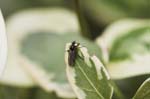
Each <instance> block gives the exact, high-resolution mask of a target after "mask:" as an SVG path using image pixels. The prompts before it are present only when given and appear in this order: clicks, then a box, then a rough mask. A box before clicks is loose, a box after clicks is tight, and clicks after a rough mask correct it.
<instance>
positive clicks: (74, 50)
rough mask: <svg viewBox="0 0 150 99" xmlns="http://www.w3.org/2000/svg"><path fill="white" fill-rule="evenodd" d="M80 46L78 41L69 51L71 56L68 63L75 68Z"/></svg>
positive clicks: (74, 42)
mask: <svg viewBox="0 0 150 99" xmlns="http://www.w3.org/2000/svg"><path fill="white" fill-rule="evenodd" d="M79 45H80V44H79V43H76V41H73V42H72V43H71V45H70V47H69V50H68V53H69V56H68V62H69V66H72V67H73V66H74V63H75V59H76V56H77V48H78V46H79Z"/></svg>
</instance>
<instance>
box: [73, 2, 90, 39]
mask: <svg viewBox="0 0 150 99" xmlns="http://www.w3.org/2000/svg"><path fill="white" fill-rule="evenodd" d="M73 1H74V2H73V3H74V6H75V12H76V14H77V17H78V21H79V25H80V29H81V34H82V35H83V36H84V37H87V38H89V39H92V36H91V33H90V30H89V26H88V23H87V21H86V20H85V17H84V15H83V11H82V9H81V5H80V1H79V0H73Z"/></svg>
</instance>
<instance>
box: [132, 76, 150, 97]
mask: <svg viewBox="0 0 150 99" xmlns="http://www.w3.org/2000/svg"><path fill="white" fill-rule="evenodd" d="M133 99H150V78H148V79H147V80H146V81H145V82H144V83H143V84H142V85H141V87H140V88H139V89H138V90H137V92H136V94H135V96H134V97H133Z"/></svg>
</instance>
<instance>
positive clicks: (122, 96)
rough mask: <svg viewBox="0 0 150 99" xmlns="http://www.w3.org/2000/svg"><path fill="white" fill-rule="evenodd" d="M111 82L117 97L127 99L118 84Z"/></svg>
mask: <svg viewBox="0 0 150 99" xmlns="http://www.w3.org/2000/svg"><path fill="white" fill-rule="evenodd" d="M110 82H111V84H112V86H113V88H114V93H115V95H116V97H117V98H119V99H126V98H125V96H124V95H123V93H122V92H121V90H120V89H119V88H118V86H117V85H116V83H115V82H114V81H112V80H111V81H110Z"/></svg>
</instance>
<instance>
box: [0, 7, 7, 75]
mask: <svg viewBox="0 0 150 99" xmlns="http://www.w3.org/2000/svg"><path fill="white" fill-rule="evenodd" d="M6 57H7V37H6V29H5V24H4V19H3V16H2V13H1V9H0V77H1V74H2V72H3V70H4V68H5V64H6Z"/></svg>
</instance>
